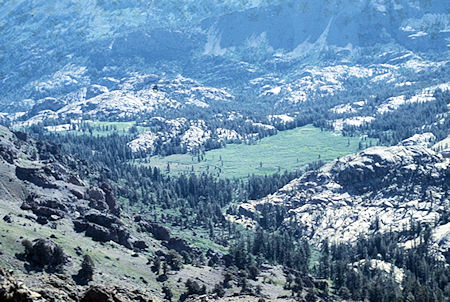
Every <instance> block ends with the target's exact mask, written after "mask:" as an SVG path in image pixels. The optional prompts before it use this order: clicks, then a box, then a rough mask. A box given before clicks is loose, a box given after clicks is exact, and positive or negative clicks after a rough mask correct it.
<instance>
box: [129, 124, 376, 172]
mask: <svg viewBox="0 0 450 302" xmlns="http://www.w3.org/2000/svg"><path fill="white" fill-rule="evenodd" d="M360 141H361V139H360V138H359V137H343V136H341V135H338V134H336V133H334V132H330V131H321V130H320V129H318V128H316V127H313V126H312V125H307V126H304V127H300V128H296V129H292V130H287V131H280V132H279V133H278V134H277V135H274V136H270V137H266V138H263V139H261V140H260V141H259V142H257V143H255V144H253V145H246V144H230V145H227V146H226V147H225V148H222V149H216V150H211V151H207V152H206V153H205V155H204V156H203V158H199V157H198V156H193V155H191V154H174V155H170V156H166V157H161V156H153V157H150V158H147V159H146V160H143V161H142V160H141V161H138V163H139V164H144V165H150V166H156V167H159V168H160V169H162V171H167V169H169V171H170V173H175V174H179V173H190V172H196V173H201V172H205V171H207V172H210V173H214V174H217V175H219V176H220V177H223V178H243V177H247V176H248V175H251V174H255V175H267V174H273V173H276V172H284V171H286V170H289V171H292V170H296V169H300V168H304V167H305V166H306V165H307V164H308V163H312V162H314V161H317V160H323V161H330V160H333V159H335V158H337V157H341V156H343V155H346V154H349V153H354V152H357V151H358V147H359V142H360ZM365 143H366V141H365V142H364V143H363V146H365ZM367 143H369V141H367Z"/></svg>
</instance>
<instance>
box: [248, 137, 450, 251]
mask: <svg viewBox="0 0 450 302" xmlns="http://www.w3.org/2000/svg"><path fill="white" fill-rule="evenodd" d="M420 137H422V142H420V141H419V142H417V140H419V138H420ZM430 138H432V135H431V136H425V138H423V136H416V137H414V138H413V139H411V140H407V141H404V142H403V144H402V145H398V146H392V147H373V148H369V149H367V150H365V151H363V152H361V153H358V154H354V155H348V156H345V157H342V158H340V159H338V160H335V161H333V162H331V163H329V164H326V165H325V166H323V167H322V168H320V169H318V170H317V171H312V172H308V173H306V174H305V175H303V176H302V177H300V178H298V179H296V180H293V181H292V182H291V183H289V184H288V185H286V186H285V187H283V188H282V189H280V190H279V191H278V192H276V193H275V194H273V195H270V196H268V197H267V198H263V199H261V200H257V201H250V202H249V203H244V204H241V205H240V213H241V214H243V215H244V216H247V217H249V218H255V217H264V215H267V211H270V206H272V207H275V208H277V207H282V208H285V209H287V215H286V217H285V219H284V221H285V222H284V223H285V226H286V227H289V226H290V225H291V223H292V222H295V223H294V225H295V224H298V226H299V230H298V232H300V233H299V234H298V235H299V236H306V237H308V238H311V239H312V240H313V241H314V242H317V243H320V242H322V240H324V239H326V238H329V240H330V241H333V242H334V241H336V242H354V241H356V239H357V238H358V237H359V236H360V235H361V234H362V235H365V236H372V235H373V234H376V233H378V232H387V231H395V232H399V233H402V232H404V231H407V230H408V229H409V228H410V227H411V225H410V222H411V220H415V221H418V222H419V223H429V224H432V225H434V232H435V236H436V237H435V242H436V243H437V244H438V247H439V249H440V252H442V253H443V254H444V255H445V256H446V257H449V248H450V241H449V240H450V224H449V221H448V210H449V207H450V199H449V198H450V187H449V184H450V160H449V158H446V157H443V155H441V154H439V153H437V152H435V151H433V150H431V149H430V148H428V147H426V144H428V142H427V141H429V140H430ZM260 219H261V218H260ZM256 221H258V220H256Z"/></svg>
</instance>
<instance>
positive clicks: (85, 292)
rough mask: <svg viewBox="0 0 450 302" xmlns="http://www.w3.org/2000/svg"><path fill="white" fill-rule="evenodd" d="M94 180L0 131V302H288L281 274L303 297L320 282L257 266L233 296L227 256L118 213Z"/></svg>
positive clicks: (27, 140)
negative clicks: (301, 285) (299, 285)
mask: <svg viewBox="0 0 450 302" xmlns="http://www.w3.org/2000/svg"><path fill="white" fill-rule="evenodd" d="M104 172H105V171H102V170H100V169H98V168H96V167H92V166H91V167H88V166H87V164H86V163H85V162H82V161H80V160H77V159H75V158H73V157H71V156H68V155H64V154H62V153H61V150H60V148H59V147H58V146H56V145H53V144H50V143H46V142H42V141H38V140H35V139H33V138H31V137H29V136H28V135H26V134H25V133H22V132H11V131H10V130H8V129H7V128H5V127H0V218H1V219H0V300H1V301H8V302H10V301H11V302H18V301H42V302H44V301H55V302H56V301H67V302H72V301H83V302H87V301H96V302H103V301H105V302H107V301H124V302H126V301H163V300H164V301H166V300H169V301H170V299H171V298H168V297H169V296H168V295H169V293H168V292H170V297H177V298H180V297H181V299H182V300H186V299H187V300H189V299H190V300H189V301H191V300H192V301H197V299H199V298H198V297H199V296H203V298H202V299H209V300H220V298H221V297H224V296H225V297H224V298H223V299H224V301H253V300H255V301H258V299H260V298H261V297H265V298H268V299H276V300H279V301H292V300H291V299H290V298H289V295H290V292H289V290H288V289H287V288H284V287H283V285H284V284H286V282H287V281H286V280H287V279H286V278H288V277H287V276H288V275H289V276H292V275H293V274H294V275H297V276H299V277H300V278H303V280H304V281H303V282H305V284H306V285H305V286H306V287H305V291H306V290H313V289H314V288H315V287H316V286H318V285H317V284H320V281H318V280H316V279H315V278H313V277H311V276H310V275H307V274H304V273H300V272H295V271H292V270H288V269H287V268H284V267H282V266H274V265H269V264H264V265H263V266H262V267H261V269H260V271H259V272H258V275H257V276H255V277H252V278H253V279H251V280H249V281H245V282H249V283H245V284H246V286H245V288H246V289H245V291H244V290H241V288H240V287H241V285H240V284H241V283H240V282H241V281H240V280H241V278H242V276H241V275H240V274H242V272H241V271H239V270H238V269H237V268H236V267H234V266H232V265H231V264H232V262H233V257H232V256H231V255H229V254H227V253H224V252H223V250H221V251H218V250H213V249H211V248H209V247H208V248H206V249H205V248H204V247H203V248H199V247H196V246H193V245H191V244H189V243H188V242H187V241H185V240H184V239H182V238H180V237H178V236H176V235H174V234H173V233H172V231H171V230H170V229H169V228H167V227H165V226H163V225H161V224H159V223H157V222H155V221H152V220H151V219H149V218H148V217H147V216H142V215H138V214H137V213H133V212H124V211H123V210H122V209H121V206H120V205H119V204H118V202H117V200H116V197H115V194H114V192H113V189H112V187H111V185H110V184H108V183H105V182H103V181H101V180H102V178H103V177H102V173H104ZM202 238H203V237H202ZM269 279H270V280H272V281H270V282H267V280H269ZM192 280H195V283H192V284H191V285H190V286H191V287H188V291H186V287H185V284H189V282H192ZM224 280H228V281H224ZM317 282H318V283H317ZM222 283H224V284H227V285H226V288H225V289H223V288H222V287H221V285H220V284H222ZM322 283H323V282H322ZM219 285H220V286H219ZM218 286H219V287H218ZM217 287H218V288H220V290H218V289H217ZM256 288H257V289H258V290H257V291H255V290H254V289H256ZM195 297H197V298H195ZM231 297H234V298H231ZM230 299H231V300H230Z"/></svg>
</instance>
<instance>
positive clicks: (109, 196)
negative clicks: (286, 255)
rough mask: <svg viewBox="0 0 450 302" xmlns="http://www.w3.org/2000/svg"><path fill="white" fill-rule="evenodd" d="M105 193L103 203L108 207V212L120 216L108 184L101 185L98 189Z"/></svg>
mask: <svg viewBox="0 0 450 302" xmlns="http://www.w3.org/2000/svg"><path fill="white" fill-rule="evenodd" d="M100 188H101V189H102V190H103V192H104V193H105V201H106V204H107V205H108V208H109V211H110V212H111V213H113V214H114V215H117V216H118V215H120V206H119V204H118V203H117V199H116V197H115V196H114V192H113V190H112V188H111V186H110V185H109V184H106V183H103V184H102V185H101V187H100Z"/></svg>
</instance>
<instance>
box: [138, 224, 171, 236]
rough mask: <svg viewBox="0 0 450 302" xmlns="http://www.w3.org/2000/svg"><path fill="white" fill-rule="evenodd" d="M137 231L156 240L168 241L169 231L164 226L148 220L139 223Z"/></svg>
mask: <svg viewBox="0 0 450 302" xmlns="http://www.w3.org/2000/svg"><path fill="white" fill-rule="evenodd" d="M139 230H140V231H141V232H147V233H151V234H152V235H153V237H155V239H157V240H164V241H168V240H170V231H169V229H168V228H166V227H165V226H162V225H160V224H157V223H155V222H150V221H148V220H141V221H139Z"/></svg>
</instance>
